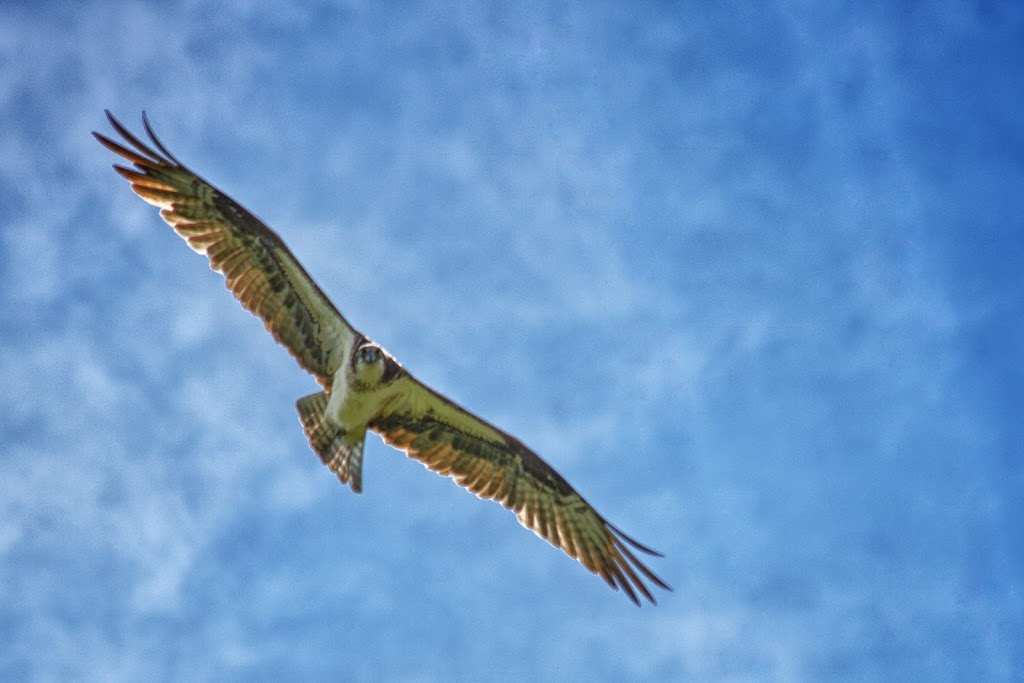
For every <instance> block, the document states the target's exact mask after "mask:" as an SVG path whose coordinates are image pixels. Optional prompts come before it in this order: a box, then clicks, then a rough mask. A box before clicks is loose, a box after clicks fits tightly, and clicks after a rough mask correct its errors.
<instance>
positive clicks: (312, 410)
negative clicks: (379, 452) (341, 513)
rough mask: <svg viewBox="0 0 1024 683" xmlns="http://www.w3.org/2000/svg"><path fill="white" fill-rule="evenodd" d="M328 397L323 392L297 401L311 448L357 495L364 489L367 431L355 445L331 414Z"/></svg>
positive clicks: (296, 404)
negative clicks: (364, 448)
mask: <svg viewBox="0 0 1024 683" xmlns="http://www.w3.org/2000/svg"><path fill="white" fill-rule="evenodd" d="M327 400H328V396H327V394H326V393H324V392H322V391H318V392H317V393H315V394H310V395H309V396H303V397H302V398H300V399H299V400H298V401H296V402H295V407H296V408H298V410H299V420H301V421H302V429H303V430H305V432H306V436H307V437H309V445H310V446H311V447H312V448H313V451H314V452H315V453H316V454H317V455H318V456H320V460H321V461H322V462H323V464H325V465H327V466H328V467H329V468H331V471H332V472H334V473H335V474H337V475H338V479H340V480H341V483H342V484H348V485H349V486H351V487H352V490H353V491H355V492H356V493H361V492H362V490H363V444H364V443H365V439H366V430H363V433H362V434H360V435H359V437H358V441H355V442H353V440H351V439H350V438H349V435H348V434H346V433H345V430H344V429H343V428H342V427H341V425H339V424H338V423H336V422H335V421H334V420H332V419H331V418H330V417H328V415H327Z"/></svg>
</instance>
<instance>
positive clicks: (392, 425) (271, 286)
mask: <svg viewBox="0 0 1024 683" xmlns="http://www.w3.org/2000/svg"><path fill="white" fill-rule="evenodd" d="M107 117H108V119H109V120H110V123H111V125H112V126H113V127H114V129H115V130H116V131H117V132H118V133H119V134H120V135H121V137H122V138H124V140H125V141H126V142H127V143H128V144H129V145H131V148H129V147H125V146H123V145H121V144H119V143H117V142H114V141H113V140H111V139H109V138H107V137H105V136H103V135H100V134H99V133H94V135H95V136H96V138H97V139H98V140H99V141H100V142H101V143H102V144H103V145H104V146H105V147H107V148H108V149H110V150H111V151H113V152H115V153H116V154H118V155H120V156H121V157H123V158H124V159H127V160H128V161H130V162H132V164H134V166H135V167H136V168H135V169H130V168H125V167H121V166H114V169H115V170H116V171H117V172H118V173H120V174H121V175H122V176H124V177H125V178H126V179H128V180H129V181H130V182H131V184H132V189H133V190H134V191H135V192H136V193H137V194H138V195H139V196H141V197H142V198H143V199H145V200H146V201H147V202H149V203H151V204H154V205H156V206H158V207H160V208H161V212H160V214H161V216H162V217H163V218H164V220H165V221H167V223H169V224H170V225H171V226H172V227H173V228H174V229H175V231H176V232H177V233H178V234H179V235H181V236H182V237H183V238H185V240H186V241H187V242H188V243H189V246H191V247H192V248H193V249H195V250H196V251H197V252H199V253H201V254H204V255H206V256H207V257H208V258H209V260H210V266H211V268H213V269H214V270H216V271H218V272H221V273H223V274H224V276H225V278H226V284H227V286H228V289H230V290H231V292H232V293H233V294H234V295H235V297H236V298H238V300H239V301H240V302H241V303H242V305H243V306H244V307H245V308H246V309H247V310H249V311H250V312H251V313H253V314H254V315H256V316H258V317H259V318H261V319H262V320H263V322H264V324H265V325H266V327H267V330H268V331H270V333H271V334H273V335H274V338H275V339H277V341H278V342H279V343H281V344H282V345H283V346H284V347H285V348H287V349H288V351H289V352H290V353H291V354H292V356H294V357H295V359H296V361H297V362H298V363H299V365H300V366H301V367H302V368H303V369H305V370H306V371H308V372H309V373H310V374H312V375H313V376H314V377H315V378H316V379H317V381H318V382H319V383H320V385H321V387H322V388H323V390H322V391H319V392H316V393H314V394H310V395H308V396H304V397H302V398H300V399H299V400H298V402H297V404H296V406H297V408H298V412H299V419H300V421H301V423H302V426H303V429H304V430H305V432H306V436H307V437H308V439H309V442H310V446H311V447H312V448H313V451H314V452H316V454H317V455H318V456H319V457H320V459H321V461H322V462H323V463H324V464H325V465H327V466H328V467H329V468H330V469H331V470H332V471H333V472H334V473H335V474H337V476H338V478H339V479H340V480H341V481H342V483H345V484H348V485H349V486H350V487H351V488H352V490H353V491H355V492H356V493H359V492H361V491H362V460H363V444H364V442H365V438H366V432H367V431H373V432H376V433H377V434H379V435H380V436H381V438H383V439H384V441H385V442H386V443H388V444H390V445H392V446H394V447H395V448H398V449H401V450H404V451H405V452H406V453H407V454H408V455H409V456H410V457H412V458H415V459H417V460H419V461H420V462H422V463H423V464H424V465H425V466H426V467H428V468H430V469H431V470H433V471H435V472H437V473H439V474H442V475H447V476H450V477H452V478H453V479H454V480H455V482H456V483H457V484H459V485H460V486H463V487H465V488H467V489H469V490H470V491H472V492H473V493H475V494H476V495H478V496H479V497H481V498H490V499H494V500H497V501H498V502H500V503H501V504H502V505H504V506H505V507H507V508H509V509H510V510H512V511H514V512H515V513H516V515H517V517H518V518H519V521H520V522H521V523H522V524H523V525H525V526H526V527H528V528H530V529H532V530H533V531H534V532H536V533H537V534H538V535H539V536H541V537H542V538H544V539H546V540H547V541H549V542H550V543H552V544H553V545H555V546H558V547H560V548H562V549H563V550H564V551H565V552H566V553H568V554H569V555H570V556H571V557H574V558H576V559H578V560H579V561H580V562H581V563H582V564H583V565H584V566H585V567H586V568H587V569H589V570H590V571H592V572H594V573H596V574H598V575H600V576H601V577H602V578H603V579H604V580H605V581H606V582H607V583H608V584H609V585H610V586H612V588H615V589H618V588H622V590H623V591H624V592H625V593H626V594H627V595H628V596H629V598H630V599H631V600H632V601H633V602H635V603H637V604H639V600H638V599H637V595H636V594H637V592H639V593H640V594H642V595H643V596H644V597H646V598H647V599H648V600H649V601H650V602H652V603H653V602H655V600H654V597H653V596H652V595H651V592H650V590H649V589H648V588H647V586H646V584H645V581H644V578H646V579H647V580H649V581H651V582H652V583H654V584H655V585H657V586H660V587H661V588H664V589H666V590H671V589H670V588H669V587H668V585H667V584H665V582H664V581H662V580H661V579H660V578H658V577H657V576H656V575H655V574H654V573H653V572H652V571H651V570H650V569H648V568H647V567H646V566H645V565H644V564H643V563H642V562H640V560H639V559H637V557H636V555H634V553H633V552H632V551H631V550H630V546H631V547H632V548H634V549H636V550H639V551H642V552H645V553H648V554H652V555H657V554H658V553H655V552H654V551H653V550H651V549H650V548H647V547H645V546H643V545H641V544H639V543H637V542H636V541H634V540H633V539H632V538H630V537H629V536H627V535H626V534H624V533H623V532H622V531H620V530H619V529H618V528H616V527H615V526H614V525H612V524H611V523H609V522H608V521H607V520H605V519H604V517H602V516H601V515H600V514H598V512H597V511H596V510H595V509H594V508H593V507H592V506H591V505H590V504H589V503H587V502H586V501H585V500H584V499H583V497H582V496H580V495H579V493H577V492H576V490H575V489H574V488H573V487H572V486H571V485H569V483H568V482H567V481H566V480H565V479H564V478H563V477H562V476H561V475H560V474H558V472H556V471H555V470H554V468H552V467H551V466H550V465H549V464H548V463H547V462H545V461H544V460H543V459H542V458H541V457H540V456H538V455H537V454H536V453H534V452H533V451H532V450H530V449H529V448H527V447H526V446H525V445H524V444H523V443H522V442H521V441H519V440H518V439H516V438H515V437H513V436H512V435H510V434H508V433H506V432H504V431H502V430H501V429H499V428H498V427H496V426H494V425H492V424H491V423H489V422H487V421H486V420H484V419H482V418H480V417H478V416H477V415H474V414H473V413H471V412H469V411H468V410H466V409H465V408H463V407H461V406H459V405H458V404H456V403H455V402H453V401H451V400H449V399H447V398H445V397H444V396H442V395H440V394H438V393H437V392H435V391H434V390H432V389H431V388H430V387H428V386H426V385H425V384H423V383H422V382H419V381H418V380H417V379H416V378H415V377H413V376H412V375H411V374H410V373H409V372H408V371H406V369H405V368H403V367H402V366H401V365H400V364H399V363H398V361H396V360H395V359H394V358H393V357H392V356H391V355H390V354H388V353H387V351H385V350H384V349H383V348H381V347H380V346H378V345H377V344H376V343H374V342H373V341H371V340H370V339H368V338H367V337H366V336H365V335H363V334H362V333H361V332H359V331H358V330H356V329H355V328H354V327H352V325H350V324H349V323H348V321H347V320H345V318H344V317H343V316H342V315H341V313H340V312H339V311H338V309H337V308H335V307H334V304H332V303H331V301H330V299H328V298H327V296H326V295H325V294H324V293H323V291H321V290H320V288H319V286H317V284H316V283H315V282H314V281H313V279H312V278H311V277H310V276H309V274H308V273H307V272H306V271H305V269H304V268H303V267H302V265H301V264H299V262H298V261H297V260H296V259H295V257H294V256H293V255H292V253H291V252H290V251H289V250H288V248H287V246H286V245H285V244H284V242H283V241H282V240H281V238H280V237H278V236H277V234H276V233H274V232H273V231H272V230H271V229H270V228H268V227H267V226H266V225H264V224H263V222H262V221H260V220H259V219H258V218H256V217H255V216H254V215H252V214H251V213H249V212H248V211H247V210H246V209H244V208H243V207H242V206H241V205H239V204H238V203H237V202H235V201H234V200H233V199H231V198H230V197H229V196H227V195H226V194H224V193H222V192H221V191H220V190H218V189H217V188H215V187H214V186H213V185H211V184H210V183H208V182H206V181H205V180H203V179H202V178H201V177H200V176H198V175H197V174H195V173H193V172H192V171H191V170H189V169H188V168H187V167H186V166H185V165H184V164H182V163H181V162H179V161H178V160H177V159H176V158H175V157H174V156H173V155H172V154H171V153H170V152H168V151H167V149H166V148H165V147H164V146H163V144H162V143H161V142H160V140H159V139H157V137H156V136H155V135H154V134H153V131H152V129H151V128H150V126H149V123H148V121H146V120H145V117H143V122H144V125H145V129H146V132H147V134H148V135H149V138H150V140H151V142H152V144H153V145H154V146H155V149H154V148H152V147H150V146H149V145H147V144H146V143H144V142H142V141H141V140H139V139H138V138H137V137H135V136H134V135H132V134H131V133H130V132H129V131H128V130H127V129H125V128H124V126H122V125H121V124H120V123H119V122H118V121H117V120H116V119H115V118H114V117H113V116H111V115H110V113H109V112H108V113H107Z"/></svg>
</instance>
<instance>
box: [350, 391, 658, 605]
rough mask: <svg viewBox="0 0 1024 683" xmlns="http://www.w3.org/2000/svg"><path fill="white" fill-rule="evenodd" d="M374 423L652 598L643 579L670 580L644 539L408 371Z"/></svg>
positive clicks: (603, 572) (596, 569) (592, 565)
mask: <svg viewBox="0 0 1024 683" xmlns="http://www.w3.org/2000/svg"><path fill="white" fill-rule="evenodd" d="M392 387H393V391H392V392H391V393H390V397H389V398H388V399H386V400H385V401H384V402H383V403H382V408H381V410H380V412H379V413H378V414H377V415H376V416H375V417H374V418H373V419H372V420H371V421H370V423H369V424H368V427H369V428H370V429H372V430H373V431H375V432H377V433H378V434H380V435H381V437H382V438H383V439H384V441H386V442H387V443H388V444H390V445H392V446H394V447H396V448H400V449H402V450H404V451H406V452H407V453H408V454H409V455H410V456H411V457H413V458H416V459H417V460H419V461H420V462H422V463H423V464H424V465H425V466H426V467H428V468H430V469H431V470H433V471H435V472H437V473H438V474H442V475H446V476H449V477H452V478H453V479H454V480H455V482H456V483H457V484H458V485H459V486H462V487H464V488H466V489H468V490H470V491H472V492H473V493H475V494H476V495H477V496H479V497H481V498H490V499H493V500H496V501H498V502H499V503H501V504H502V505H504V506H505V507H506V508H508V509H510V510H512V511H513V512H515V513H516V516H517V517H518V518H519V521H520V522H521V523H522V524H523V525H524V526H526V527H527V528H529V529H532V530H533V531H534V532H535V533H537V535H539V536H540V537H542V538H544V539H546V540H547V541H548V542H550V543H551V544H552V545H554V546H556V547H559V548H561V549H562V550H564V551H565V552H566V553H567V554H568V555H569V556H570V557H574V558H576V559H577V560H579V561H580V562H581V563H582V564H583V566H584V567H586V568H587V569H589V570H590V571H591V572H593V573H595V574H597V575H599V576H600V577H601V578H603V579H604V580H605V581H606V582H607V583H608V585H610V586H611V587H612V588H615V589H616V590H618V589H619V588H621V589H622V590H623V591H624V592H625V593H626V595H628V596H629V598H630V599H631V600H632V601H633V602H634V603H636V604H640V601H639V600H638V598H637V593H638V592H639V593H640V594H641V595H643V596H644V597H645V598H646V599H647V600H649V601H650V602H651V603H652V604H653V603H655V600H654V596H653V595H651V591H650V590H649V589H648V587H647V585H646V583H645V579H646V580H647V581H650V582H651V583H653V584H655V585H657V586H660V587H661V588H664V589H666V590H671V588H669V586H668V585H667V584H666V583H665V582H664V581H662V580H661V579H660V578H658V576H656V575H655V574H654V573H653V572H652V571H651V570H650V569H648V568H647V567H646V566H645V565H644V564H643V562H641V561H640V560H639V559H638V558H637V556H636V555H635V554H634V552H633V551H632V550H631V549H630V548H631V547H632V548H633V549H635V550H639V551H641V552H644V553H647V554H649V555H656V556H660V553H657V552H655V551H654V550H651V549H650V548H648V547H646V546H644V545H641V544H640V543H638V542H637V541H635V540H633V539H632V538H630V537H629V536H627V535H626V534H625V533H623V532H622V531H621V530H619V529H618V528H617V527H615V526H614V525H612V524H611V523H609V522H608V521H607V520H605V519H604V517H602V516H601V515H600V514H599V513H598V512H597V510H595V509H594V508H593V507H592V506H591V505H590V504H589V503H588V502H587V501H586V500H584V499H583V497H582V496H581V495H580V494H579V493H577V492H576V490H575V489H574V488H573V487H572V486H570V485H569V483H568V482H567V481H566V480H565V479H564V478H562V476H561V475H560V474H559V473H558V472H556V471H555V469H554V468H553V467H551V465H549V464H548V463H546V462H545V461H544V460H543V459H542V458H541V457H540V456H538V455H537V454H536V453H534V452H533V451H531V450H530V449H529V448H527V447H526V446H525V445H523V444H522V442H520V441H519V440H517V439H516V438H515V437H513V436H511V435H509V434H506V433H505V432H503V431H501V430H500V429H498V428H497V427H494V426H493V425H491V424H489V423H487V422H486V421H484V420H483V419H481V418H479V417H477V416H476V415H473V414H472V413H470V412H469V411H467V410H465V409H464V408H462V407H460V406H459V405H457V404H455V403H453V402H452V401H449V400H448V399H446V398H445V397H443V396H441V395H440V394H438V393H437V392H435V391H433V390H432V389H430V388H429V387H427V386H426V385H424V384H422V383H421V382H419V381H418V380H416V379H414V378H413V377H412V376H410V375H408V374H404V375H403V376H402V377H400V378H399V379H397V380H395V382H394V383H393V384H392Z"/></svg>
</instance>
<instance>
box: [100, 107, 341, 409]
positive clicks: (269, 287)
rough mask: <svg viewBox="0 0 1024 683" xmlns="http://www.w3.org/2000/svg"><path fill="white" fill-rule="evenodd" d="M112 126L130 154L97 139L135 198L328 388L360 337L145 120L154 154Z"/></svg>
mask: <svg viewBox="0 0 1024 683" xmlns="http://www.w3.org/2000/svg"><path fill="white" fill-rule="evenodd" d="M107 118H108V119H109V120H110V125H112V126H113V127H114V130H116V131H117V132H118V133H119V134H120V135H121V137H122V138H124V140H125V142H127V143H128V144H129V145H131V147H132V148H133V149H129V148H128V147H125V146H124V145H121V144H119V143H117V142H114V141H113V140H111V139H110V138H108V137H106V136H104V135H101V134H100V133H93V135H95V136H96V139H97V140H99V141H100V143H102V144H103V146H104V147H106V148H107V149H109V150H110V151H112V152H114V153H115V154H118V155H120V156H122V157H124V158H125V159H127V160H128V161H130V162H131V163H132V164H134V165H135V169H131V168H125V167H123V166H114V170H115V171H117V172H118V173H120V174H121V175H122V176H124V177H125V178H126V179H127V180H128V181H129V182H130V183H131V184H132V190H134V191H135V193H136V194H137V195H139V196H140V197H142V198H143V199H144V200H146V201H147V202H149V203H150V204H153V205H154V206H158V207H160V208H161V211H160V215H161V216H162V217H163V219H164V220H165V221H167V223H168V224H169V225H170V226H171V227H172V228H174V231H175V232H177V233H178V234H179V235H181V237H183V238H184V239H185V240H186V241H187V242H188V244H189V246H190V247H192V248H193V249H195V250H196V251H197V252H199V253H200V254H205V255H206V256H207V257H208V258H209V259H210V267H211V268H213V269H214V270H216V271H218V272H220V273H222V274H223V275H224V277H225V278H226V281H227V282H226V284H227V287H228V289H230V290H231V293H232V294H234V295H235V297H236V298H237V299H238V300H239V301H240V302H241V303H242V306H244V307H245V309H246V310H248V311H249V312H250V313H252V314H253V315H256V316H258V317H259V318H261V319H262V320H263V322H264V324H265V325H266V327H267V330H269V331H270V333H271V334H273V335H274V338H275V339H277V341H278V342H279V343H281V344H282V345H283V346H284V347H285V348H287V349H288V351H289V352H290V353H291V354H292V356H294V357H295V360H297V361H298V363H299V365H301V366H302V368H303V369H304V370H306V371H307V372H309V373H310V374H312V375H314V376H315V377H316V379H317V381H318V382H320V384H321V386H323V387H324V388H325V389H328V390H329V389H330V388H331V379H332V377H333V375H334V371H335V370H337V369H338V367H339V366H340V365H341V364H342V363H343V362H344V359H345V358H346V357H347V355H348V352H349V350H350V349H351V348H352V344H353V342H354V340H355V339H356V337H357V336H358V335H359V333H358V332H356V330H355V329H353V328H352V326H351V325H349V323H348V321H346V320H345V318H344V317H343V316H342V315H341V313H339V312H338V309H336V308H335V307H334V304H332V303H331V301H330V299H328V298H327V295H326V294H324V293H323V291H321V289H320V287H319V286H317V284H316V282H314V281H313V278H311V277H310V276H309V273H307V272H306V270H305V269H304V268H303V267H302V265H301V264H300V263H299V262H298V260H297V259H296V258H295V257H294V256H293V255H292V253H291V251H289V249H288V247H287V246H286V245H285V243H284V242H283V241H282V240H281V238H280V237H278V236H277V234H276V233H275V232H274V231H273V230H271V229H270V228H268V227H267V226H266V225H265V224H264V223H263V222H262V221H261V220H260V219H258V218H256V216H254V215H253V214H251V213H249V212H248V211H247V210H246V209H245V208H244V207H242V206H241V205H240V204H238V203H237V202H235V201H234V200H233V199H231V197H229V196H227V195H226V194H224V193H223V192H221V191H220V190H218V189H217V188H215V187H214V186H213V185H211V184H210V183H208V182H206V181H205V180H203V179H202V178H201V177H200V176H199V175H197V174H196V173H194V172H192V171H191V170H190V169H189V168H187V167H186V166H185V165H184V164H182V163H181V162H180V161H178V160H177V159H176V158H175V157H174V155H172V154H171V153H170V152H168V151H167V148H165V147H164V146H163V144H161V142H160V140H159V139H157V137H156V135H154V134H153V130H152V128H150V126H149V121H147V120H146V116H145V114H143V119H142V120H143V124H144V126H145V129H146V133H147V134H148V135H149V139H150V141H151V142H152V144H153V145H154V146H155V147H156V149H153V147H150V146H149V145H147V144H146V143H144V142H142V141H141V140H140V139H139V138H137V137H135V136H134V135H132V134H131V133H130V132H129V131H128V130H127V129H126V128H125V127H124V126H122V125H121V123H120V122H119V121H118V120H117V119H115V118H114V117H113V116H112V115H111V114H110V112H109V111H108V112H107Z"/></svg>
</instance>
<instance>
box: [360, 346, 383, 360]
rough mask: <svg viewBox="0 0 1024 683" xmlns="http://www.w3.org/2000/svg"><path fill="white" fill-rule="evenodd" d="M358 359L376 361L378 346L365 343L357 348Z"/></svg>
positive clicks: (378, 358)
mask: <svg viewBox="0 0 1024 683" xmlns="http://www.w3.org/2000/svg"><path fill="white" fill-rule="evenodd" d="M359 360H361V361H363V362H364V363H376V362H377V361H378V360H380V348H379V347H377V346H374V345H372V344H367V345H366V346H364V347H362V348H361V349H359Z"/></svg>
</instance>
